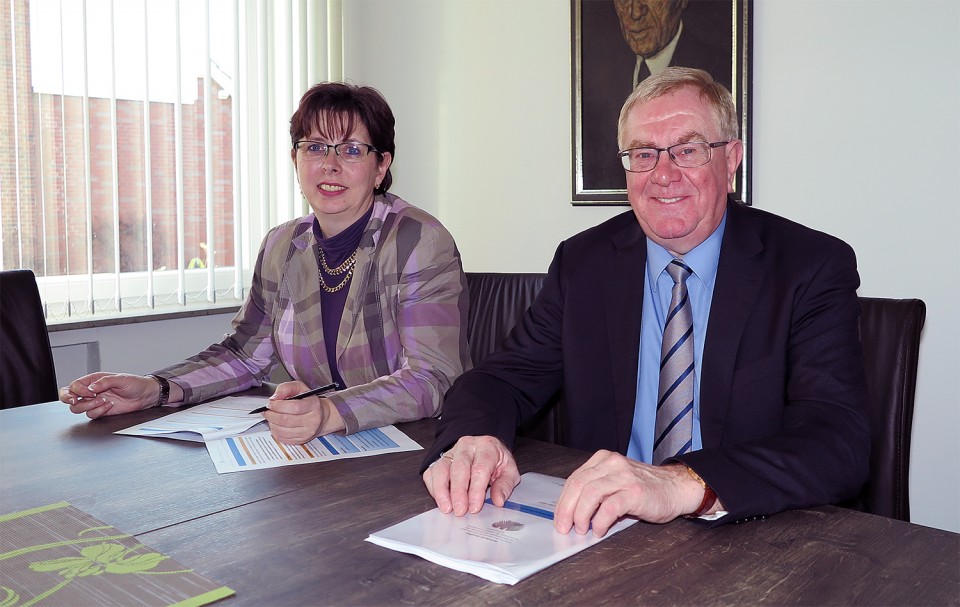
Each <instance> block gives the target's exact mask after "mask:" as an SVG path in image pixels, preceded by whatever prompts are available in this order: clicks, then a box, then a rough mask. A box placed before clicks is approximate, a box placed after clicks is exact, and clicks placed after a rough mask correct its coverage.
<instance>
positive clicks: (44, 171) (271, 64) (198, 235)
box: [0, 0, 338, 322]
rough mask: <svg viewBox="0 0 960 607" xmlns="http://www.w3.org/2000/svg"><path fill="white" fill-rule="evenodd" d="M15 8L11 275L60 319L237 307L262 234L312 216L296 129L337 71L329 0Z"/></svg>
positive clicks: (5, 126) (9, 53) (15, 3)
mask: <svg viewBox="0 0 960 607" xmlns="http://www.w3.org/2000/svg"><path fill="white" fill-rule="evenodd" d="M6 6H7V7H8V9H7V10H9V15H4V18H3V19H2V20H0V23H2V25H0V28H3V31H2V36H3V38H4V40H3V42H4V44H3V47H4V50H3V51H0V52H3V53H5V55H4V56H3V61H2V66H0V70H2V71H0V167H2V169H0V170H2V174H0V219H2V231H0V235H2V236H0V238H2V246H0V262H2V267H3V268H4V269H10V268H30V269H32V270H33V271H34V273H35V274H36V275H37V277H38V279H39V283H40V291H41V298H42V299H43V301H44V305H45V308H46V313H47V318H48V322H58V321H68V320H69V321H72V320H80V319H88V318H100V317H104V316H116V315H124V314H141V313H144V312H148V311H151V310H165V309H170V307H171V306H179V307H183V306H196V305H202V306H208V305H211V304H224V303H226V304H230V303H238V302H239V301H240V300H241V299H242V298H243V296H244V294H245V291H246V289H247V287H248V285H249V281H250V275H251V273H252V265H253V262H254V261H255V258H256V253H257V248H258V246H259V243H260V239H261V238H262V237H263V234H264V233H266V231H267V229H269V228H270V227H271V226H273V225H276V224H277V223H280V222H282V221H286V220H288V219H292V218H293V217H296V216H299V215H302V214H303V213H304V212H305V211H306V209H305V207H304V205H303V203H302V202H301V200H300V197H299V196H298V195H296V191H297V190H296V187H295V178H294V174H293V170H292V165H291V162H290V156H289V145H290V144H289V135H288V126H289V123H288V121H289V117H290V114H291V113H292V111H293V108H295V107H296V103H297V101H298V100H299V97H300V94H301V93H302V92H303V90H305V89H306V88H307V87H308V86H309V85H310V84H312V83H313V82H315V81H317V80H320V79H323V78H324V77H327V75H328V74H330V73H331V71H334V72H338V70H331V69H330V67H329V66H328V65H327V59H326V57H327V56H328V53H327V52H326V49H325V42H324V47H323V48H321V46H320V45H318V44H317V40H321V41H326V40H327V39H329V35H328V32H327V30H328V25H327V24H328V23H330V22H331V19H330V18H329V16H328V14H327V10H328V9H327V3H326V2H325V1H323V0H282V1H277V2H259V3H258V2H251V1H243V2H241V1H240V0H122V1H118V0H12V2H10V3H9V4H6ZM318 33H319V35H318ZM335 38H336V36H335Z"/></svg>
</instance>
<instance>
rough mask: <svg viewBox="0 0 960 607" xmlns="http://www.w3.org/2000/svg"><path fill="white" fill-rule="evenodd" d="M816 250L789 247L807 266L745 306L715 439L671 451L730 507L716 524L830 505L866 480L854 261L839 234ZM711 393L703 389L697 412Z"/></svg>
mask: <svg viewBox="0 0 960 607" xmlns="http://www.w3.org/2000/svg"><path fill="white" fill-rule="evenodd" d="M813 248H814V247H812V248H811V250H810V251H809V252H808V253H809V254H805V252H803V251H801V252H793V253H792V254H791V255H790V256H789V257H790V258H791V259H795V258H798V257H800V258H804V257H805V258H806V259H805V260H804V261H803V264H804V268H805V269H804V271H803V272H802V273H798V277H797V278H796V279H791V280H786V279H784V278H783V277H782V275H781V276H777V277H774V278H771V279H768V281H769V282H773V283H776V284H789V286H788V287H778V288H772V289H768V290H767V291H766V292H765V294H764V295H762V296H761V297H758V299H757V300H756V303H755V306H754V307H753V309H751V310H750V317H751V320H750V322H748V323H747V325H746V326H745V328H744V330H743V334H742V336H741V337H740V341H739V346H738V347H739V349H738V351H737V356H736V358H737V363H736V365H737V366H736V368H735V370H734V374H733V376H732V378H730V379H729V381H730V382H731V385H730V398H729V403H728V404H727V405H726V407H727V408H726V410H725V411H724V416H723V421H722V426H723V430H722V432H721V433H720V434H719V439H717V438H715V437H708V436H706V435H705V436H704V448H703V449H702V450H700V451H696V452H691V453H688V454H685V455H683V456H680V457H678V458H677V460H679V461H682V462H683V463H685V464H687V465H688V466H690V467H691V468H693V469H694V470H695V471H696V472H697V473H698V474H699V475H700V476H701V477H702V478H703V479H704V480H705V481H706V482H707V483H708V484H709V485H710V486H711V488H713V489H714V490H715V491H716V493H717V495H718V496H719V497H720V499H721V501H722V502H723V505H724V507H725V509H726V510H727V511H728V512H729V514H728V516H726V517H723V518H721V519H720V520H719V521H718V522H717V524H719V523H724V522H733V521H738V520H743V519H747V518H751V517H756V516H760V515H766V514H772V513H776V512H780V511H783V510H787V509H794V508H802V507H808V506H813V505H821V504H832V503H837V502H840V501H842V500H845V499H849V498H850V497H853V496H855V495H856V494H857V493H858V491H859V490H860V488H861V487H862V485H863V483H864V482H865V481H866V478H867V474H868V468H869V456H870V426H869V421H868V418H867V413H866V407H865V401H866V382H865V377H864V368H863V354H862V350H861V346H860V338H859V315H860V306H859V300H858V299H857V294H856V289H857V287H858V285H859V276H858V274H857V270H856V259H855V255H854V253H853V250H852V249H851V248H850V247H849V246H847V245H846V244H845V243H843V242H841V241H839V240H836V239H832V238H830V239H829V240H826V239H824V240H823V241H820V242H818V243H817V247H815V248H816V249H818V250H817V251H816V252H814V251H813V250H812V249H813ZM781 270H782V268H781ZM715 297H716V295H715ZM715 305H716V299H715ZM713 322H714V319H713V317H711V323H713ZM713 330H714V328H713V327H712V326H711V327H710V328H709V329H708V331H713ZM708 338H709V336H708ZM755 353H762V354H763V355H762V356H754V355H753V354H755ZM725 381H726V380H725ZM709 397H710V395H704V394H703V393H701V419H703V418H704V416H705V415H709V414H710V412H709V411H707V410H705V408H706V407H707V405H706V404H705V403H706V402H708V399H709Z"/></svg>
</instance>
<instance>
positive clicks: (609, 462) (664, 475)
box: [553, 451, 703, 537]
mask: <svg viewBox="0 0 960 607" xmlns="http://www.w3.org/2000/svg"><path fill="white" fill-rule="evenodd" d="M702 499H703V487H702V486H700V483H698V482H697V481H696V480H694V478H693V477H692V476H690V474H689V473H688V472H687V470H686V466H684V465H683V464H668V465H666V466H651V465H648V464H644V463H641V462H638V461H636V460H632V459H628V458H626V457H624V456H623V455H620V454H619V453H613V452H610V451H598V452H596V453H595V454H594V455H593V457H591V458H590V459H589V460H587V462H586V463H585V464H583V465H582V466H580V467H579V468H578V469H577V470H576V471H575V472H574V473H573V474H571V475H570V478H568V479H567V482H566V483H565V484H564V485H563V491H562V492H561V493H560V499H559V501H558V502H557V509H556V512H555V513H554V518H553V525H554V527H555V528H556V529H557V531H559V532H560V533H564V534H566V533H569V532H570V529H571V528H573V529H576V532H577V533H579V534H581V535H583V534H585V533H586V532H587V531H588V530H589V529H590V528H591V527H592V528H593V534H594V535H596V536H597V537H603V536H604V535H606V533H607V531H608V530H609V529H610V527H611V526H613V524H614V523H616V522H617V520H618V519H620V518H621V517H623V516H634V517H637V518H639V519H641V520H644V521H647V522H650V523H666V522H668V521H672V520H673V519H675V518H677V517H678V516H681V515H683V514H688V513H690V512H693V511H694V510H696V509H697V506H699V505H700V502H701V500H702Z"/></svg>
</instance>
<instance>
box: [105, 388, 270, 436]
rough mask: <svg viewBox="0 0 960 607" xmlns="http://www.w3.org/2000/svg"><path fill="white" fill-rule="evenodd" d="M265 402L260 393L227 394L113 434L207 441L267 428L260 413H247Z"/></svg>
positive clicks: (265, 399)
mask: <svg viewBox="0 0 960 607" xmlns="http://www.w3.org/2000/svg"><path fill="white" fill-rule="evenodd" d="M266 404H267V398H266V397H264V396H227V397H225V398H219V399H217V400H212V401H210V402H208V403H203V404H202V405H197V406H195V407H190V408H188V409H182V410H180V411H177V412H176V413H171V414H170V415H167V416H165V417H161V418H160V419H155V420H153V421H149V422H144V423H142V424H137V425H136V426H131V427H129V428H125V429H123V430H117V431H116V432H114V434H128V435H130V436H157V437H163V438H176V439H179V440H192V441H202V442H206V441H211V440H217V439H219V438H225V437H227V436H236V435H238V434H241V433H243V432H246V431H248V430H251V429H252V428H254V426H257V425H259V424H263V426H261V427H259V428H256V430H257V431H259V430H264V429H266V427H267V422H266V420H264V419H263V416H262V415H260V414H257V413H255V414H253V415H250V412H251V411H253V410H254V409H257V408H258V407H262V406H264V405H266Z"/></svg>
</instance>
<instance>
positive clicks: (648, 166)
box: [617, 141, 730, 173]
mask: <svg viewBox="0 0 960 607" xmlns="http://www.w3.org/2000/svg"><path fill="white" fill-rule="evenodd" d="M728 143H730V142H729V141H717V142H715V143H706V142H703V141H690V142H688V143H678V144H677V145H671V146H670V147H668V148H631V149H629V150H623V151H622V152H618V154H617V155H618V156H620V161H621V162H622V163H623V168H624V169H626V170H628V171H630V172H631V173H646V172H647V171H652V170H653V168H654V167H655V166H657V162H659V160H660V152H666V153H667V154H668V155H669V156H670V160H673V163H674V164H676V165H677V166H678V167H680V168H684V169H692V168H694V167H698V166H703V165H705V164H707V163H708V162H710V158H711V156H712V155H713V148H718V147H720V146H722V145H727V144H728Z"/></svg>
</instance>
